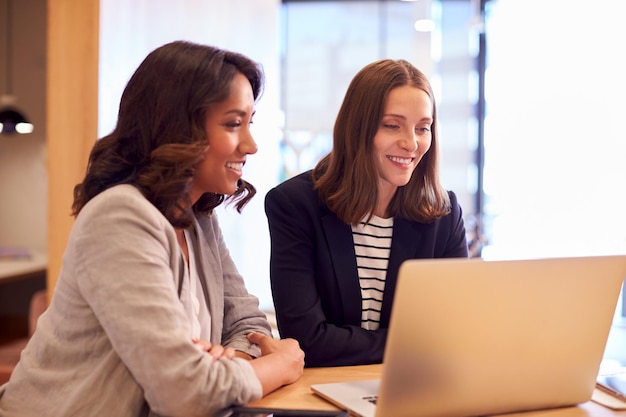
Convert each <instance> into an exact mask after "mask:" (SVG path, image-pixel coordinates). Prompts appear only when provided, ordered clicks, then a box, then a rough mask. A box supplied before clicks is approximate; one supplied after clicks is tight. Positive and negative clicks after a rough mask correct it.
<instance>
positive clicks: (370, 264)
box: [265, 59, 468, 367]
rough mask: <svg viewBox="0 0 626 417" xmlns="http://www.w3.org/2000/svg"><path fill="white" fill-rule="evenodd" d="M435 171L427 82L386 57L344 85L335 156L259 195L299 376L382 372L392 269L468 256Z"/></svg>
mask: <svg viewBox="0 0 626 417" xmlns="http://www.w3.org/2000/svg"><path fill="white" fill-rule="evenodd" d="M438 165H439V149H438V137H437V112H436V106H435V98H434V94H433V91H432V88H431V86H430V83H429V81H428V79H427V78H426V77H425V76H424V74H423V73H422V72H420V71H419V70H418V69H417V68H415V67H414V66H413V65H411V64H410V63H409V62H407V61H405V60H391V59H384V60H380V61H376V62H373V63H371V64H369V65H367V66H365V67H364V68H363V69H362V70H361V71H359V72H358V73H357V74H356V76H355V77H354V79H353V80H352V82H351V83H350V85H349V87H348V90H347V92H346V96H345V98H344V101H343V104H342V105H341V108H340V110H339V113H338V115H337V119H336V121H335V127H334V132H333V148H332V151H331V152H330V153H329V154H328V155H327V156H325V157H324V158H323V159H322V160H321V161H319V163H318V164H317V165H316V166H315V168H314V169H313V170H311V171H307V172H304V173H302V174H300V175H298V176H296V177H294V178H291V179H289V180H287V181H285V182H284V183H282V184H280V185H279V186H277V187H276V188H274V189H272V190H270V191H269V192H268V194H267V195H266V199H265V211H266V214H267V218H268V223H269V230H270V236H271V261H270V278H271V284H272V294H273V298H274V305H275V309H276V317H277V321H278V328H279V331H280V333H281V336H283V337H292V338H295V339H297V340H298V341H299V342H300V345H301V347H302V349H303V350H304V351H305V355H306V356H305V358H306V359H305V363H306V366H309V367H312V366H341V365H357V364H368V363H380V362H382V358H383V352H384V347H385V341H386V337H387V328H388V325H389V318H390V313H391V306H392V304H393V296H394V290H395V284H396V279H397V274H398V269H399V267H400V264H401V263H402V262H403V261H405V260H407V259H411V258H451V257H468V248H467V241H466V237H465V226H464V222H463V217H462V211H461V207H460V206H459V204H458V202H457V199H456V196H455V194H454V193H453V192H451V191H446V190H445V189H444V188H443V187H442V185H441V183H440V179H439V166H438Z"/></svg>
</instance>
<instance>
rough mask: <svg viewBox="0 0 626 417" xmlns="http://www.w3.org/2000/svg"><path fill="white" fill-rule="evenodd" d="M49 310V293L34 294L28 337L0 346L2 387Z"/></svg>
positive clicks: (44, 291)
mask: <svg viewBox="0 0 626 417" xmlns="http://www.w3.org/2000/svg"><path fill="white" fill-rule="evenodd" d="M46 308H48V292H47V290H41V291H38V292H36V293H35V294H33V297H32V298H31V300H30V307H29V311H28V337H23V338H21V339H16V340H14V341H11V342H9V343H7V344H5V345H0V385H2V384H4V383H5V382H7V381H8V380H9V378H10V377H11V372H13V368H15V365H16V364H17V362H18V361H19V360H20V353H21V352H22V349H24V346H26V343H28V339H30V336H32V335H33V332H34V331H35V327H36V326H37V319H39V316H40V315H41V314H42V313H43V312H44V311H46Z"/></svg>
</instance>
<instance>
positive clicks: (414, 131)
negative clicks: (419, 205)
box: [374, 85, 433, 202]
mask: <svg viewBox="0 0 626 417" xmlns="http://www.w3.org/2000/svg"><path fill="white" fill-rule="evenodd" d="M432 123H433V103H432V101H431V99H430V97H429V96H428V94H427V93H426V92H424V91H423V90H421V89H419V88H417V87H412V86H408V85H407V86H402V87H397V88H394V89H393V90H391V91H390V92H389V95H388V96H387V100H386V102H385V110H384V114H383V117H382V119H381V121H380V125H379V126H378V130H377V131H376V135H375V136H374V154H375V160H376V164H377V165H378V176H379V194H380V197H381V198H382V199H385V200H386V201H387V202H388V201H389V200H390V199H391V196H392V195H393V193H395V191H396V189H397V188H398V187H401V186H403V185H406V184H407V183H408V182H409V180H410V179H411V175H412V174H413V171H414V170H415V168H416V167H417V164H418V163H419V161H420V160H421V159H422V157H423V156H424V154H425V153H426V152H427V151H428V149H430V144H431V141H432V132H431V125H432Z"/></svg>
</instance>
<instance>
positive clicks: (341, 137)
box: [313, 59, 450, 225]
mask: <svg viewBox="0 0 626 417" xmlns="http://www.w3.org/2000/svg"><path fill="white" fill-rule="evenodd" d="M406 85H408V86H413V87H417V88H419V89H421V90H423V91H424V92H426V94H428V96H429V97H430V100H431V102H432V103H433V123H432V126H431V133H432V141H431V146H430V149H429V151H428V152H427V153H426V154H425V155H424V157H423V158H422V160H421V161H420V162H419V164H418V165H417V167H416V169H415V171H414V172H413V175H412V176H411V179H410V181H409V182H408V184H407V185H405V186H402V187H399V188H398V190H397V191H396V193H395V195H394V197H393V198H392V200H391V202H390V204H389V209H388V213H389V214H390V215H391V216H393V217H400V218H405V219H408V220H414V221H419V222H424V223H429V222H432V221H435V220H437V219H439V218H441V217H443V216H445V215H446V214H448V213H449V212H450V199H449V196H448V193H447V191H446V190H445V189H444V188H443V187H442V186H441V184H440V179H439V149H438V136H437V111H436V106H435V96H434V94H433V91H432V88H431V85H430V82H429V81H428V79H427V78H426V76H425V75H424V74H423V73H422V72H421V71H419V70H418V69H417V68H415V67H414V66H413V65H412V64H411V63H409V62H408V61H405V60H402V59H400V60H391V59H383V60H379V61H375V62H373V63H371V64H369V65H366V66H365V67H364V68H363V69H361V70H360V71H359V72H358V73H357V74H356V75H355V77H354V78H353V79H352V81H351V82H350V85H349V86H348V90H347V92H346V95H345V98H344V100H343V103H342V105H341V107H340V109H339V113H338V115H337V119H336V121H335V126H334V131H333V149H332V150H331V152H330V153H329V154H328V155H326V156H325V157H324V158H322V160H320V161H319V162H318V164H317V165H316V166H315V168H314V169H313V182H314V187H315V188H316V190H317V192H318V194H319V196H320V198H321V200H322V201H323V202H324V203H325V204H326V205H327V206H328V208H329V209H330V210H331V211H333V212H334V213H335V214H336V215H337V217H339V218H340V219H341V220H343V221H344V222H346V223H348V224H352V225H356V224H358V223H359V222H360V221H362V220H364V219H366V220H369V219H370V218H371V216H372V215H373V214H374V210H375V208H376V201H377V199H378V189H377V186H376V185H377V184H378V175H379V174H378V171H377V168H376V163H375V160H374V136H375V135H376V132H377V130H378V128H379V126H380V123H381V120H382V117H383V113H384V109H385V102H386V100H387V97H388V96H389V92H390V91H391V90H393V89H394V88H398V87H402V86H406Z"/></svg>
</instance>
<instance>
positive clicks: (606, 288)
mask: <svg viewBox="0 0 626 417" xmlns="http://www.w3.org/2000/svg"><path fill="white" fill-rule="evenodd" d="M625 276H626V256H595V257H578V258H550V259H533V260H511V261H483V260H477V259H473V260H468V259H450V260H441V259H437V260H410V261H406V262H405V263H404V264H403V265H402V267H401V269H400V272H399V276H398V283H397V287H396V296H395V301H394V307H393V311H392V315H391V322H390V327H389V334H388V337H387V346H386V349H385V357H384V361H383V371H382V375H381V379H380V381H379V380H370V381H356V382H340V383H329V384H317V385H313V386H311V389H312V390H313V391H314V392H315V393H316V394H318V395H320V396H321V397H323V398H325V399H326V400H328V401H331V402H333V403H334V404H336V405H338V406H339V407H341V408H344V409H347V410H349V411H350V412H351V414H353V415H356V416H361V417H389V416H393V417H421V416H424V417H425V416H428V417H437V416H447V417H458V416H478V415H488V414H499V413H506V412H516V411H525V410H533V409H542V408H552V407H560V406H569V405H575V404H579V403H582V402H586V401H588V400H589V399H590V398H591V394H592V392H593V389H594V387H595V383H596V376H597V373H598V369H599V367H600V362H601V360H602V357H603V354H604V348H605V345H606V342H607V338H608V334H609V330H610V328H611V324H612V320H613V316H614V313H615V308H616V305H617V300H618V297H619V293H620V288H621V285H622V282H623V280H624V277H625ZM374 396H377V402H376V405H375V404H374V403H373V402H372V397H374Z"/></svg>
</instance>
